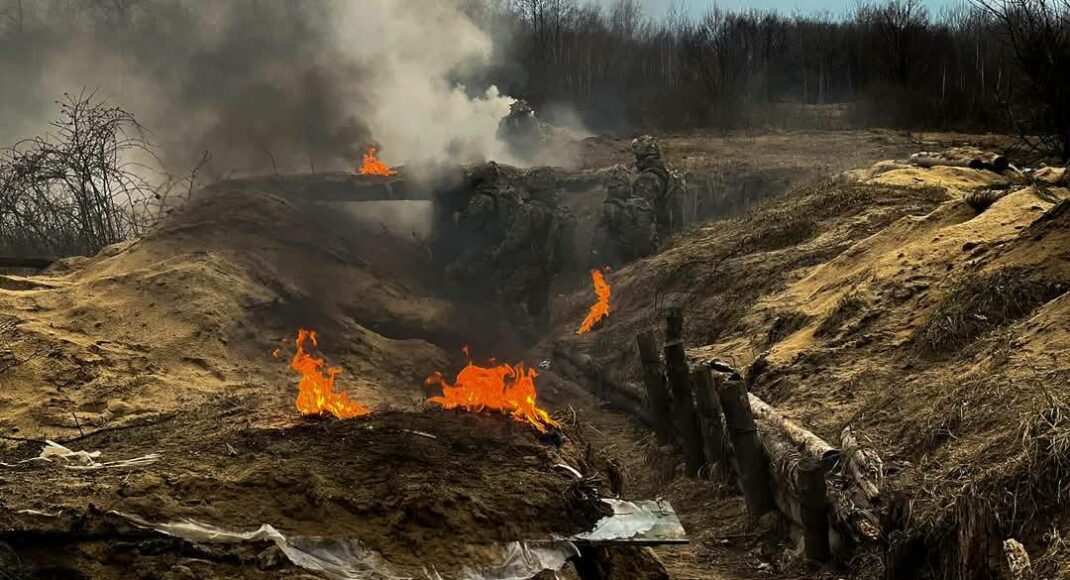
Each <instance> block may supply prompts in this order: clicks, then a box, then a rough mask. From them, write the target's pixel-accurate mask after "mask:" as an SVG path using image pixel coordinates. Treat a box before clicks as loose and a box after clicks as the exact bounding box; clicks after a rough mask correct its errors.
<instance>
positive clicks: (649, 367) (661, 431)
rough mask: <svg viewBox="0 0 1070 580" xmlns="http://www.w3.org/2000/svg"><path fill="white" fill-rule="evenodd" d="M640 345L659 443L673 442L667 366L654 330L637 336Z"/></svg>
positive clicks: (644, 378) (650, 406) (651, 415)
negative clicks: (659, 353)
mask: <svg viewBox="0 0 1070 580" xmlns="http://www.w3.org/2000/svg"><path fill="white" fill-rule="evenodd" d="M635 344H636V345H637V346H638V347H639V359H640V360H641V361H642V362H643V382H644V383H645V384H646V399H647V408H648V410H649V413H650V418H651V419H652V420H653V422H654V433H655V434H656V435H657V438H658V443H661V444H662V445H665V444H667V443H672V417H671V405H672V401H671V400H670V399H669V389H668V387H667V386H666V385H665V367H664V365H663V364H662V363H661V357H660V356H658V347H657V344H656V343H655V341H654V331H653V330H647V331H645V332H641V333H639V334H637V335H636V336H635Z"/></svg>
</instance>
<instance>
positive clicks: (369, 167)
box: [360, 145, 398, 176]
mask: <svg viewBox="0 0 1070 580" xmlns="http://www.w3.org/2000/svg"><path fill="white" fill-rule="evenodd" d="M378 152H379V148H378V147H376V146H374V145H372V146H370V147H368V149H367V150H366V151H365V152H364V164H363V165H361V167H360V174H361V175H385V176H391V175H397V174H398V172H397V171H394V170H393V169H390V168H389V167H387V165H386V164H385V163H383V162H382V161H379V158H378V157H376V155H375V154H376V153H378Z"/></svg>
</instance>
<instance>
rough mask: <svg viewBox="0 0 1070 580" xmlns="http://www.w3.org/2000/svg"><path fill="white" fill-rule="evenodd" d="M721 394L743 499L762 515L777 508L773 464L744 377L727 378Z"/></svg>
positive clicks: (749, 508) (757, 513)
mask: <svg viewBox="0 0 1070 580" xmlns="http://www.w3.org/2000/svg"><path fill="white" fill-rule="evenodd" d="M717 395H718V398H719V399H720V401H721V409H723V410H724V418H725V425H727V427H728V438H729V440H730V441H731V443H732V451H733V457H734V458H735V466H736V474H737V475H738V476H739V487H740V489H742V490H743V499H745V500H746V502H747V510H748V511H750V513H751V515H752V516H753V517H754V518H760V517H761V516H763V515H765V514H766V513H768V512H769V511H771V510H773V509H774V508H775V504H774V502H773V491H772V487H771V486H770V484H769V467H768V464H767V461H766V456H765V451H764V450H763V449H762V443H761V440H760V439H759V438H758V429H757V427H756V426H755V423H754V415H753V414H751V406H750V400H749V399H748V397H747V386H746V385H745V384H744V383H743V381H740V380H729V381H725V382H724V383H722V384H721V385H720V386H719V387H718V392H717Z"/></svg>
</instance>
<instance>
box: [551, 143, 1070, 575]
mask: <svg viewBox="0 0 1070 580" xmlns="http://www.w3.org/2000/svg"><path fill="white" fill-rule="evenodd" d="M992 188H1002V189H1005V190H1006V195H1002V196H1000V197H999V198H998V199H997V200H996V201H995V202H994V203H993V204H992V205H991V206H990V207H989V208H988V209H987V210H985V211H983V212H982V213H978V212H977V211H976V210H975V209H974V208H972V207H970V206H969V205H968V204H967V203H966V202H965V201H964V199H963V198H964V196H965V195H966V194H967V193H969V192H970V191H975V190H980V189H992ZM1068 195H1070V191H1067V190H1065V189H1059V188H1057V187H1056V188H1052V187H1045V188H1043V190H1036V189H1034V188H1033V187H1032V186H1030V184H1029V182H1027V181H1025V180H1023V179H1020V178H1017V177H1014V176H1010V177H1008V176H1002V175H999V174H996V173H993V172H990V171H977V170H972V169H968V168H948V167H937V168H931V169H923V168H917V167H908V166H905V165H901V164H898V163H894V162H885V163H880V164H878V165H876V166H874V167H873V168H871V169H868V170H862V171H854V172H850V173H849V174H846V175H843V176H841V177H840V178H838V179H835V180H832V181H830V182H827V183H823V184H821V185H818V186H816V187H807V188H803V189H800V190H797V191H795V192H794V193H792V194H790V195H787V196H785V197H782V198H780V199H777V200H775V201H773V202H770V203H767V204H765V205H763V206H762V207H760V208H758V209H756V210H754V211H752V212H750V213H749V214H747V215H745V216H743V217H741V218H738V219H732V220H727V221H719V222H712V223H710V224H709V225H707V226H705V227H703V228H701V229H699V230H697V231H695V232H692V233H691V234H690V235H688V236H685V237H684V238H683V239H681V240H680V241H679V242H678V243H677V244H676V245H675V246H674V247H673V248H672V249H671V250H669V251H668V252H665V253H663V254H661V255H659V256H655V257H652V258H649V259H647V260H644V261H642V262H639V263H637V264H634V265H632V266H630V267H628V268H625V269H623V270H621V271H619V272H617V273H616V274H615V275H614V276H612V277H611V282H612V283H613V290H614V309H615V312H614V314H613V315H611V318H610V320H609V321H608V322H607V324H606V325H605V326H604V327H603V328H602V329H601V330H600V331H599V332H597V333H595V334H593V335H591V336H585V337H572V336H569V334H570V333H568V332H567V329H565V328H562V329H561V332H560V336H562V337H565V338H564V339H563V340H565V341H566V342H567V343H571V346H572V347H573V348H576V349H581V350H586V351H588V352H589V353H590V354H592V355H594V357H595V358H596V360H597V361H598V362H600V363H601V364H602V365H603V367H605V368H608V369H610V371H609V372H610V373H611V375H613V376H615V377H616V378H617V379H618V380H619V381H620V382H624V381H628V380H631V381H638V380H639V377H641V372H640V369H639V365H638V360H637V355H636V354H635V352H634V350H635V348H634V335H635V334H636V333H637V332H639V331H640V330H642V329H645V328H649V327H651V326H655V325H659V326H660V325H661V324H662V322H661V321H660V319H659V311H660V309H661V308H663V307H664V306H666V305H673V304H676V305H681V306H683V307H684V308H685V310H686V315H687V328H686V335H685V338H686V340H687V341H688V344H690V345H694V346H695V348H693V349H692V350H691V353H690V354H691V355H692V356H694V357H696V358H712V357H717V358H721V359H723V360H727V361H730V362H731V363H733V364H734V366H736V367H737V368H746V367H748V366H749V365H750V364H751V363H752V362H754V361H755V360H757V359H759V358H762V359H764V361H765V363H766V364H765V365H762V366H763V367H764V368H765V369H766V370H765V371H764V372H763V373H762V374H760V375H758V376H756V377H755V384H754V389H755V391H756V392H757V394H758V395H759V396H761V397H762V398H763V399H765V400H767V401H769V402H771V403H773V404H775V405H776V406H777V408H778V409H780V410H782V411H783V412H784V413H786V414H787V415H789V416H791V417H792V418H793V419H796V420H797V421H798V422H800V423H802V424H804V425H807V426H808V427H810V428H812V429H813V430H814V431H815V432H817V433H818V434H819V435H821V436H823V437H825V438H827V439H828V440H830V441H836V440H837V438H838V435H839V433H840V432H841V430H842V429H843V428H844V427H845V426H847V425H851V426H852V428H853V429H854V431H855V432H856V433H861V436H862V437H864V438H865V439H866V440H867V441H868V442H869V444H871V445H872V446H873V447H874V448H875V449H876V450H877V451H878V453H879V454H880V455H881V456H882V457H883V458H884V460H885V466H886V467H887V468H888V470H887V471H888V472H887V476H888V480H887V482H886V485H885V490H886V496H885V497H884V500H883V501H885V502H886V503H885V504H884V505H885V507H886V508H888V512H887V514H886V515H887V517H888V519H887V520H886V521H885V526H886V531H889V532H890V531H897V530H898V531H902V532H903V533H902V534H899V535H896V536H895V537H896V538H899V539H900V540H903V539H904V538H924V539H925V542H926V543H925V544H919V545H915V546H914V548H913V549H914V552H915V553H916V554H918V557H917V558H916V559H915V560H913V561H912V562H910V565H913V566H917V569H916V571H915V572H914V573H918V574H921V573H922V571H923V570H925V569H927V570H938V571H939V570H944V569H945V568H944V567H945V566H951V565H953V563H952V561H951V560H952V559H953V558H954V557H955V556H954V550H949V549H941V548H934V549H933V551H932V552H925V551H924V549H923V547H924V546H925V545H929V546H934V547H935V546H939V545H941V544H940V542H941V541H944V539H946V538H949V537H950V538H954V537H955V536H954V530H956V529H957V526H958V522H959V520H958V519H957V516H956V514H958V513H966V512H963V511H962V510H961V509H959V507H957V506H958V504H957V503H956V502H961V501H962V498H963V496H964V494H965V495H966V496H968V501H969V506H970V507H969V509H968V510H966V511H967V512H970V513H976V512H977V510H980V511H981V512H983V513H991V514H993V516H992V518H993V524H992V525H993V530H994V533H995V534H996V535H997V536H998V537H1001V538H1006V537H1019V538H1021V539H1023V541H1026V539H1029V540H1030V541H1031V542H1033V543H1032V544H1030V545H1029V547H1030V549H1031V550H1032V551H1034V553H1035V554H1046V555H1045V556H1044V563H1043V565H1044V566H1048V568H1045V569H1046V570H1048V569H1051V570H1054V569H1055V568H1053V567H1054V566H1055V565H1056V563H1057V562H1058V561H1060V560H1065V559H1066V558H1067V553H1066V551H1065V548H1064V547H1062V544H1061V543H1060V542H1058V541H1055V540H1052V539H1051V538H1052V535H1051V534H1050V533H1048V535H1047V536H1046V537H1047V538H1048V539H1047V540H1044V539H1043V538H1042V536H1044V534H1045V533H1046V532H1050V530H1051V529H1052V527H1053V526H1055V527H1056V529H1062V528H1061V527H1059V526H1061V525H1062V524H1060V523H1059V522H1061V521H1063V519H1064V518H1062V517H1061V516H1060V515H1059V514H1060V513H1061V509H1062V508H1063V507H1064V506H1063V501H1062V500H1061V499H1059V498H1060V497H1065V491H1066V490H1065V489H1064V488H1063V487H1062V484H1061V483H1059V482H1062V481H1064V480H1065V475H1066V467H1067V465H1070V460H1068V457H1067V456H1066V449H1067V446H1066V436H1065V425H1064V424H1065V417H1066V416H1067V412H1066V410H1067V406H1066V402H1065V401H1064V400H1063V399H1064V397H1062V395H1060V394H1059V393H1058V391H1057V390H1054V389H1053V385H1057V384H1061V383H1062V382H1065V380H1066V379H1067V377H1070V363H1068V362H1067V361H1066V359H1065V357H1064V356H1062V353H1064V352H1065V349H1066V347H1067V345H1068V342H1070V333H1068V332H1067V331H1066V329H1067V328H1070V325H1068V322H1070V320H1067V315H1068V314H1070V300H1068V299H1067V294H1066V292H1067V290H1068V289H1070V260H1067V258H1068V255H1067V253H1066V248H1067V247H1068V245H1067V243H1068V242H1070V239H1067V238H1068V237H1070V234H1068V233H1067V232H1070V229H1068V228H1067V226H1068V225H1070V223H1068V221H1067V219H1068V218H1067V216H1068V215H1070V211H1068V209H1067V207H1068V202H1066V201H1063V202H1061V203H1053V202H1054V201H1057V200H1058V199H1059V198H1066V197H1067V196H1068ZM587 301H589V298H587V297H586V296H585V295H583V294H577V295H575V296H572V297H569V298H567V299H566V300H565V301H564V302H562V307H563V308H570V309H572V310H575V311H581V310H582V308H583V307H584V304H585V303H586V302H587ZM893 506H894V507H893ZM906 506H909V508H907V507H906ZM903 541H905V540H903ZM1065 571H1066V568H1063V569H1062V572H1059V573H1057V574H1055V575H1059V574H1061V573H1065ZM939 575H940V573H939V572H938V573H937V576H939Z"/></svg>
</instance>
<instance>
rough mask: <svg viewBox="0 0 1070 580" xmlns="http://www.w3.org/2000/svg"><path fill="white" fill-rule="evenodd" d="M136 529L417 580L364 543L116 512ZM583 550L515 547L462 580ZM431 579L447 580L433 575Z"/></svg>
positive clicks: (338, 571) (528, 570) (322, 567)
mask: <svg viewBox="0 0 1070 580" xmlns="http://www.w3.org/2000/svg"><path fill="white" fill-rule="evenodd" d="M112 513H114V514H115V515H117V516H120V517H122V518H125V519H127V520H129V521H130V522H131V523H133V524H134V525H137V526H140V527H143V528H148V529H152V530H156V531H157V532H160V533H162V534H166V535H169V536H174V537H177V538H182V539H184V540H188V541H191V542H201V543H216V544H236V543H242V542H271V543H273V544H275V546H276V547H278V549H279V551H281V552H282V553H283V554H284V555H285V556H286V558H287V559H289V560H290V562H292V563H293V564H294V565H295V566H299V567H301V568H304V569H306V570H310V571H313V572H319V573H321V574H323V575H324V576H326V577H327V578H330V579H331V580H416V579H415V578H412V577H411V576H401V575H398V574H397V573H395V572H394V571H393V570H392V569H391V566H390V564H389V563H388V562H386V561H385V560H384V559H383V558H382V556H380V555H379V554H378V553H377V552H375V551H373V550H371V549H369V548H368V547H367V546H365V545H364V544H363V543H362V542H361V541H360V540H353V539H334V538H316V537H300V536H294V537H292V538H288V537H286V536H284V535H283V534H282V533H281V532H279V531H278V530H276V529H275V528H274V527H272V526H270V525H268V524H264V525H262V526H260V527H259V528H258V529H256V530H253V531H251V532H234V531H230V530H225V529H223V528H219V527H217V526H213V525H210V524H204V523H201V522H198V521H195V520H185V521H181V522H172V523H164V524H157V523H151V522H148V521H145V520H143V519H141V518H139V517H138V516H135V515H131V514H124V513H121V512H112ZM577 554H579V550H578V549H577V548H576V546H574V545H573V544H572V543H571V542H567V541H561V542H545V543H535V544H528V543H526V542H513V543H511V544H508V545H506V546H505V548H504V549H503V553H502V563H501V564H499V565H497V566H493V567H489V568H483V569H476V570H473V569H467V568H466V569H464V570H462V571H461V574H460V576H459V577H458V580H527V579H528V578H531V577H532V576H535V575H536V574H538V573H539V572H542V571H544V570H560V569H561V568H563V567H564V566H565V563H566V562H567V561H568V560H569V558H572V557H573V556H575V555H577ZM425 578H426V579H428V580H446V578H445V577H444V576H442V575H440V574H439V573H438V572H434V571H431V572H427V573H426V575H425Z"/></svg>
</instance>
